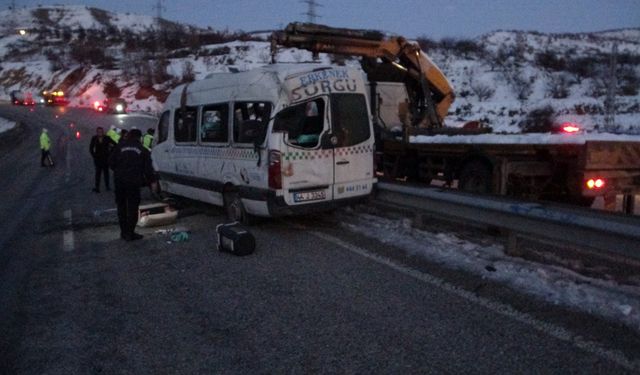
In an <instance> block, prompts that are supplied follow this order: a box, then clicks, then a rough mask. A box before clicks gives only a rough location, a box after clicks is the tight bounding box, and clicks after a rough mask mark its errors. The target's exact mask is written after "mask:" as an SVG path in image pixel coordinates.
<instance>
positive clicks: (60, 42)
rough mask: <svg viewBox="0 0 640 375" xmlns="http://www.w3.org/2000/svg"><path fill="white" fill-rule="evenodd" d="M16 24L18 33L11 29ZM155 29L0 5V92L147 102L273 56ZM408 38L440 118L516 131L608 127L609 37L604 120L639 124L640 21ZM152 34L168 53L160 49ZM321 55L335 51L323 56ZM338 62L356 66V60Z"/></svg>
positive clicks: (62, 10)
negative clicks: (433, 83)
mask: <svg viewBox="0 0 640 375" xmlns="http://www.w3.org/2000/svg"><path fill="white" fill-rule="evenodd" d="M19 29H24V30H26V34H25V35H19V34H18V32H17V31H18V30H19ZM162 30H163V32H162V33H160V32H158V28H157V23H155V22H154V19H153V18H152V17H149V16H138V15H131V14H115V13H111V12H107V11H104V10H100V9H95V8H88V7H84V6H53V7H38V8H31V9H20V10H18V11H16V14H10V13H9V11H3V12H0V32H2V34H0V36H1V38H0V99H7V98H8V95H9V93H10V92H11V91H12V90H24V91H31V92H38V91H40V90H43V89H54V88H60V89H62V90H64V91H66V92H67V94H68V95H69V96H70V98H71V104H72V105H76V106H89V105H90V103H92V102H94V101H95V100H102V99H103V98H105V97H107V96H121V97H123V98H125V99H126V100H127V101H128V102H129V103H130V108H132V109H134V110H141V111H150V112H156V111H158V110H159V109H160V107H161V105H162V101H163V100H164V99H165V98H166V96H167V94H168V92H169V91H170V89H171V88H173V87H175V86H176V85H178V84H180V83H182V82H187V81H191V80H194V79H202V78H204V77H206V76H207V75H208V74H210V73H213V72H228V71H235V70H248V69H251V68H254V67H258V66H261V65H264V64H267V63H269V62H270V58H271V56H270V53H269V43H268V42H266V41H264V40H260V39H259V38H258V37H256V36H250V35H247V34H244V33H230V32H228V31H218V30H214V29H200V28H195V27H192V26H187V25H179V24H175V23H171V22H168V21H163V22H162ZM398 32H399V33H401V30H398ZM160 35H163V37H160ZM417 41H418V42H419V43H420V44H421V45H422V47H423V49H425V50H426V51H427V53H428V54H429V55H430V56H431V57H432V58H433V60H434V61H435V62H436V63H437V64H438V65H439V66H440V67H441V68H442V70H443V71H444V72H445V74H446V75H447V76H448V77H449V79H450V81H451V82H452V84H453V86H454V88H455V92H456V96H457V98H456V101H455V103H454V105H453V106H452V108H451V111H450V114H449V117H448V119H447V122H448V124H457V123H464V122H466V121H469V120H482V121H484V122H485V123H487V124H489V125H490V126H492V127H493V128H494V130H495V131H501V132H519V131H520V130H521V124H522V123H523V120H525V119H526V118H527V116H528V114H529V113H530V112H531V111H533V110H542V112H544V111H545V110H546V111H547V112H551V113H552V114H553V117H554V119H555V120H556V121H559V120H562V119H570V120H573V121H576V122H579V123H581V124H583V125H584V126H586V127H587V128H590V129H597V130H605V129H604V113H605V104H604V103H605V98H606V92H607V85H608V82H610V80H611V74H610V68H609V66H610V55H611V51H612V48H613V45H614V44H616V45H617V50H618V52H617V65H616V69H615V71H616V74H615V78H616V81H617V85H616V97H615V108H616V115H615V122H616V126H614V127H613V128H611V129H606V130H607V131H613V132H623V133H633V134H640V93H639V92H638V91H639V88H640V78H639V77H640V29H624V30H615V31H603V32H599V33H585V34H541V33H536V32H518V31H496V32H493V33H490V34H488V35H484V36H481V37H478V38H476V39H474V40H454V39H443V40H441V41H432V40H429V39H428V38H418V39H417ZM159 42H160V45H162V46H163V47H164V48H165V50H166V51H167V52H166V54H164V56H166V58H158V56H162V54H159V53H158V45H159ZM277 59H278V61H279V62H292V63H295V62H303V61H310V60H311V54H310V53H309V52H306V51H297V50H284V51H281V52H280V53H279V54H278V57H277ZM321 60H322V61H323V62H331V61H332V60H333V61H335V60H334V59H332V58H331V57H329V56H326V55H322V56H321ZM346 63H347V64H349V65H357V61H356V60H355V59H347V60H346Z"/></svg>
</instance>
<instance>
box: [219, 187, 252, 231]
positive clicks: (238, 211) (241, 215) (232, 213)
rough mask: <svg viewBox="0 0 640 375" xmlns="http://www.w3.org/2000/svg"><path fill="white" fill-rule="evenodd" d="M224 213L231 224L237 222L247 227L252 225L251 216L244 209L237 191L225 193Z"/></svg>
mask: <svg viewBox="0 0 640 375" xmlns="http://www.w3.org/2000/svg"><path fill="white" fill-rule="evenodd" d="M224 212H225V214H226V215H227V219H229V221H231V222H234V221H237V222H239V223H242V224H245V225H250V224H251V220H250V216H249V214H248V213H247V211H246V210H245V209H244V206H243V205H242V200H241V199H240V194H239V193H238V192H237V191H229V192H226V193H224Z"/></svg>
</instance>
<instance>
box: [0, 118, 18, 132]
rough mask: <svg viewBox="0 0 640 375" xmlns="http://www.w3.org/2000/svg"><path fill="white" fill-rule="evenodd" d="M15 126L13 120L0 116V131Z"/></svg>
mask: <svg viewBox="0 0 640 375" xmlns="http://www.w3.org/2000/svg"><path fill="white" fill-rule="evenodd" d="M15 126H16V123H15V122H13V121H11V120H7V119H5V118H2V117H0V133H4V132H6V131H9V130H11V129H13V128H15Z"/></svg>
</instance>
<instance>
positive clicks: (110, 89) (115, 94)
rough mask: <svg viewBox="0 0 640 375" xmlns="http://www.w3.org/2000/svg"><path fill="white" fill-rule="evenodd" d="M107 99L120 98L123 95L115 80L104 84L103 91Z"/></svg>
mask: <svg viewBox="0 0 640 375" xmlns="http://www.w3.org/2000/svg"><path fill="white" fill-rule="evenodd" d="M102 91H103V92H104V94H105V95H106V96H107V98H119V97H120V95H121V94H122V90H120V87H118V84H117V82H116V80H115V79H112V80H110V81H108V82H107V83H105V84H104V87H103V89H102Z"/></svg>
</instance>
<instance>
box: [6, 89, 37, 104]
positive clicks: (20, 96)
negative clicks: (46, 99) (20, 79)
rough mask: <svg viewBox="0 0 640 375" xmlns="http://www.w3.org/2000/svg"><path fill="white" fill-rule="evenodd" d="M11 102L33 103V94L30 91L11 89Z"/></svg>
mask: <svg viewBox="0 0 640 375" xmlns="http://www.w3.org/2000/svg"><path fill="white" fill-rule="evenodd" d="M10 96H11V104H13V105H34V104H36V103H35V101H34V100H33V96H32V95H31V93H30V92H24V93H23V92H21V91H17V90H14V91H11V94H10Z"/></svg>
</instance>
